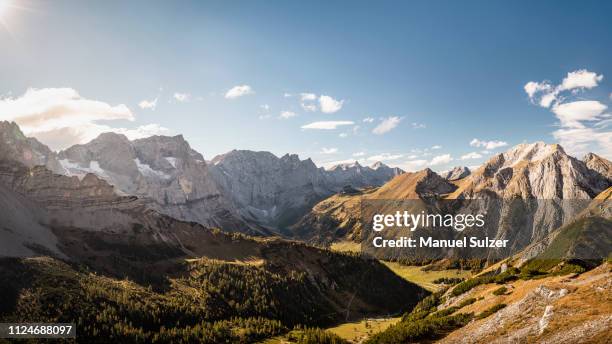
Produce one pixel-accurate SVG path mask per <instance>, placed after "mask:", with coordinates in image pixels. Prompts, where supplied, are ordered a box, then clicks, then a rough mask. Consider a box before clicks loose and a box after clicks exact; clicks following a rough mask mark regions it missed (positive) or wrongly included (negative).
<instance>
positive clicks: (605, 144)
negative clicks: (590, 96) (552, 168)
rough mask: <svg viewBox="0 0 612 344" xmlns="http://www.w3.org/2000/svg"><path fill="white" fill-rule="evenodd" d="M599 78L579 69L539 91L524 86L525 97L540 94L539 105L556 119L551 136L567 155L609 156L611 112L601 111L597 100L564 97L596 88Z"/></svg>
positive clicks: (611, 155)
mask: <svg viewBox="0 0 612 344" xmlns="http://www.w3.org/2000/svg"><path fill="white" fill-rule="evenodd" d="M602 80H603V75H597V73H594V72H589V71H588V70H586V69H581V70H577V71H574V72H569V73H567V76H566V77H565V78H564V79H563V81H562V82H561V84H560V85H558V86H556V87H554V88H552V87H550V88H548V89H545V90H540V89H539V88H537V87H536V88H533V87H527V85H526V86H525V91H526V92H527V94H528V95H529V98H530V99H531V100H532V101H534V100H537V98H536V96H538V95H541V98H540V101H539V105H540V106H542V107H546V108H550V110H551V111H552V112H553V113H554V115H555V117H556V118H557V119H558V120H559V127H560V128H559V129H557V130H555V131H553V133H552V135H553V137H554V138H555V139H556V140H557V141H558V142H559V143H560V144H561V145H562V146H563V147H564V148H565V150H566V151H567V152H568V153H570V154H573V155H576V156H580V155H583V154H585V153H588V152H590V151H594V152H596V153H598V154H600V155H602V156H604V157H606V158H608V159H609V158H612V131H611V130H610V128H609V127H610V123H611V122H610V116H611V115H610V114H608V113H605V111H606V110H607V109H608V107H607V106H606V105H605V104H603V103H602V102H600V101H597V100H575V101H567V99H566V97H567V96H575V94H576V93H577V92H579V91H583V90H587V89H592V88H595V87H597V86H598V85H599V82H601V81H602ZM530 84H531V83H528V85H530ZM566 91H571V92H566ZM563 92H564V93H563ZM541 93H543V94H541Z"/></svg>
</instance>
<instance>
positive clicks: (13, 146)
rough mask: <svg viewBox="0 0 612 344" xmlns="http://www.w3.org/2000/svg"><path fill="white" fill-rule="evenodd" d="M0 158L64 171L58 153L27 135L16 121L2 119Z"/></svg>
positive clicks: (30, 165)
mask: <svg viewBox="0 0 612 344" xmlns="http://www.w3.org/2000/svg"><path fill="white" fill-rule="evenodd" d="M0 160H12V161H17V162H20V163H22V164H24V165H25V166H28V167H33V166H46V167H47V168H48V169H50V170H52V171H53V172H55V173H62V172H63V168H62V167H61V166H60V164H59V162H58V160H57V156H56V154H55V153H54V152H53V151H51V150H50V149H49V147H47V146H45V145H44V144H42V143H40V142H39V141H38V140H36V139H35V138H31V137H26V136H25V135H24V134H23V132H22V131H21V129H20V128H19V126H18V125H17V124H16V123H15V122H7V121H0Z"/></svg>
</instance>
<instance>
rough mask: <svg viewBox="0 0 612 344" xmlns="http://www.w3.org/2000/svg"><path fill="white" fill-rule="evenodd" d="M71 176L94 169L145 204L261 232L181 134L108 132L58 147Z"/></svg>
mask: <svg viewBox="0 0 612 344" xmlns="http://www.w3.org/2000/svg"><path fill="white" fill-rule="evenodd" d="M59 161H60V163H61V165H62V167H63V168H64V169H65V174H67V175H70V176H79V177H81V176H83V175H84V174H86V173H93V174H95V175H97V176H98V177H100V178H102V179H105V180H107V181H108V182H109V183H110V184H112V185H114V186H115V187H116V189H117V190H118V191H120V192H121V193H122V194H125V195H135V196H138V197H140V198H143V199H146V200H147V201H149V207H150V208H152V209H155V210H158V211H160V212H162V213H164V214H167V215H169V216H172V217H174V218H177V219H180V220H185V221H195V222H198V223H201V224H203V225H206V226H210V227H219V228H224V229H225V230H228V231H244V232H247V233H261V232H260V231H259V230H258V229H257V228H256V227H253V226H249V225H248V224H247V223H246V222H244V221H243V220H242V219H241V217H240V216H239V214H238V212H237V210H236V209H235V208H234V207H233V206H232V204H231V202H230V200H229V199H228V198H227V197H226V196H225V195H224V194H222V193H221V191H220V190H219V188H218V187H217V185H216V184H215V183H214V181H213V180H212V178H211V172H210V170H209V167H208V165H207V164H206V162H205V161H204V158H203V157H202V155H200V154H199V153H197V152H196V151H194V150H192V149H191V147H190V146H189V144H188V143H187V142H186V141H185V140H184V139H183V137H182V136H175V137H165V136H153V137H149V138H146V139H142V140H135V141H129V140H128V139H127V138H126V137H125V136H123V135H118V134H113V133H107V134H102V135H100V136H99V137H98V138H97V139H95V140H93V141H91V142H90V143H88V144H85V145H76V146H73V147H70V148H68V149H67V150H65V151H62V152H60V153H59Z"/></svg>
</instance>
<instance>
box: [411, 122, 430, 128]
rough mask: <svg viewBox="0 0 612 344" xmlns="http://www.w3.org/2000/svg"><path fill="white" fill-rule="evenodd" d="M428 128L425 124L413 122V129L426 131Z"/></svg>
mask: <svg viewBox="0 0 612 344" xmlns="http://www.w3.org/2000/svg"><path fill="white" fill-rule="evenodd" d="M425 128H427V126H426V125H425V124H423V123H417V122H412V129H425Z"/></svg>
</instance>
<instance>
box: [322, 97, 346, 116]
mask: <svg viewBox="0 0 612 344" xmlns="http://www.w3.org/2000/svg"><path fill="white" fill-rule="evenodd" d="M343 104H344V100H336V99H334V98H332V97H330V96H326V95H321V96H320V97H319V105H320V106H321V112H323V113H334V112H338V111H340V109H342V105H343Z"/></svg>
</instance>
